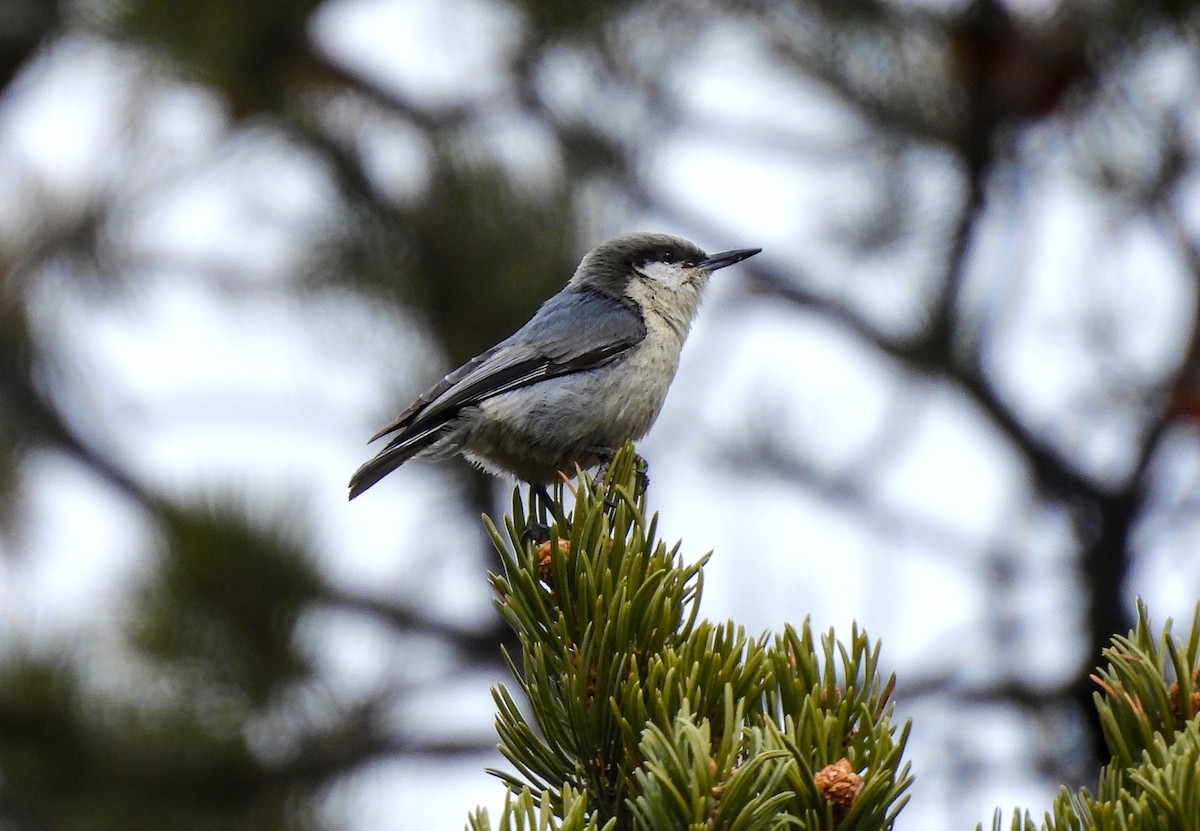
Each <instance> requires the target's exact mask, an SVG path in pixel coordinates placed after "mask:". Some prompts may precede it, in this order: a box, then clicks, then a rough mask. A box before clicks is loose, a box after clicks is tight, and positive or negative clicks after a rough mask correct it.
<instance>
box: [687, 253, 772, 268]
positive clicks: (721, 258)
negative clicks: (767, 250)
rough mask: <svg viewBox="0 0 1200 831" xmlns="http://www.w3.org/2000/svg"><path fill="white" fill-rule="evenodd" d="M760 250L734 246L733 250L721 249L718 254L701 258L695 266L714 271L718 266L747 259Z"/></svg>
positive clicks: (721, 266)
mask: <svg viewBox="0 0 1200 831" xmlns="http://www.w3.org/2000/svg"><path fill="white" fill-rule="evenodd" d="M759 251H762V249H761V248H735V249H734V250H733V251H722V252H721V253H720V254H713V255H711V256H709V257H707V258H705V259H703V260H701V261H700V262H699V263H698V264H697V265H696V268H699V269H703V270H704V271H716V270H717V269H718V268H724V267H725V266H727V265H733V264H734V263H740V262H741V261H742V260H746V259H749V258H750V257H753V256H754V255H755V254H757V253H758V252H759Z"/></svg>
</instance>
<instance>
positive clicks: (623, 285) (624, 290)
mask: <svg viewBox="0 0 1200 831" xmlns="http://www.w3.org/2000/svg"><path fill="white" fill-rule="evenodd" d="M761 250H762V249H761V248H738V249H735V250H732V251H722V252H721V253H719V254H712V255H709V254H706V253H704V250H703V249H702V248H700V246H698V245H696V243H694V242H692V241H691V240H688V239H684V238H683V237H677V236H672V235H670V234H655V233H644V232H643V233H636V234H627V235H625V236H623V237H617V238H616V239H613V240H609V241H608V242H606V243H603V244H601V245H599V246H597V247H596V248H594V249H592V250H591V251H590V252H588V254H587V256H585V257H584V258H583V261H582V262H581V263H580V264H579V268H578V269H576V271H575V276H574V277H572V278H571V285H573V286H588V287H591V288H594V289H599V290H601V291H604V292H606V293H607V294H611V295H612V296H614V297H625V298H629V299H630V300H633V301H634V302H636V303H638V305H639V306H643V307H644V306H645V305H646V304H647V303H653V304H655V305H656V306H662V305H664V304H665V305H666V306H667V308H661V309H656V310H657V311H660V312H665V313H672V312H677V313H678V315H680V316H684V317H687V318H689V319H690V317H691V316H692V315H693V314H694V313H695V308H696V304H697V303H698V302H699V298H700V293H701V291H702V290H703V288H704V286H705V285H706V284H707V283H708V278H709V275H711V274H712V272H714V271H716V270H717V269H718V268H724V267H725V266H729V265H733V264H734V263H740V262H741V261H742V260H745V259H747V258H748V257H753V256H754V255H755V254H757V253H758V252H759V251H761ZM675 302H678V303H679V304H680V308H678V309H673V308H670V306H671V304H673V303H675ZM672 316H677V315H672Z"/></svg>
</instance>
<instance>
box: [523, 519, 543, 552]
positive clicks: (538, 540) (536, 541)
mask: <svg viewBox="0 0 1200 831" xmlns="http://www.w3.org/2000/svg"><path fill="white" fill-rule="evenodd" d="M549 541H550V526H549V525H547V524H546V523H544V522H528V523H526V524H525V530H524V531H522V532H521V542H522V543H532V544H533V546H534V547H535V548H536V547H537V546H539V545H541V544H542V543H546V542H549Z"/></svg>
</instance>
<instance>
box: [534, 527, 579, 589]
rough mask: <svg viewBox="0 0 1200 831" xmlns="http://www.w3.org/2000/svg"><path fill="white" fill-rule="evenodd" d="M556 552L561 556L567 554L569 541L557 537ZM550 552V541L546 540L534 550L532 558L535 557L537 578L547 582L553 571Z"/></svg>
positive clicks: (569, 545)
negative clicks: (560, 553)
mask: <svg viewBox="0 0 1200 831" xmlns="http://www.w3.org/2000/svg"><path fill="white" fill-rule="evenodd" d="M558 550H559V551H561V552H562V553H563V554H567V553H569V552H570V550H571V541H570V540H568V539H564V538H562V537H559V539H558ZM550 552H551V548H550V540H546V541H545V542H544V543H542V544H541V545H539V546H538V547H537V548H535V549H534V550H533V553H534V556H536V557H537V563H538V576H539V577H541V578H542V580H543V581H549V579H550V575H551V573H552V570H553V563H552V560H551V555H550Z"/></svg>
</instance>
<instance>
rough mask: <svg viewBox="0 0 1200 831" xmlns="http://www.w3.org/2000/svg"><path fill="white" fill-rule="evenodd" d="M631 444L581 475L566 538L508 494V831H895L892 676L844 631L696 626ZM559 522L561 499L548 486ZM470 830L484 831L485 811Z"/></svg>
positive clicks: (504, 602)
mask: <svg viewBox="0 0 1200 831" xmlns="http://www.w3.org/2000/svg"><path fill="white" fill-rule="evenodd" d="M637 461H638V460H637V457H636V456H635V454H634V452H633V448H632V445H627V446H626V447H625V448H624V449H622V451H621V452H620V453H618V454H617V456H616V458H614V460H613V462H612V464H611V465H610V466H609V468H608V470H607V471H606V472H605V474H604V476H603V477H602V478H600V479H593V478H591V477H589V476H588V475H586V474H581V475H580V477H579V490H578V492H577V493H576V495H575V500H574V509H573V510H572V511H571V512H570V514H569V516H568V517H567V519H566V525H567V526H568V527H567V528H559V527H558V526H557V524H555V525H553V526H551V533H550V539H549V540H547V541H546V542H544V543H542V544H541V545H537V546H535V545H533V544H532V543H530V542H528V539H529V537H530V535H531V533H532V532H535V531H536V530H537V529H538V528H539V527H542V524H543V523H544V522H545V521H546V518H547V516H546V514H547V512H546V511H545V509H544V506H542V509H541V510H534V509H533V508H527V507H526V506H525V505H523V504H522V502H521V500H520V498H519V496H514V505H513V512H512V514H511V515H510V516H509V517H507V518H506V521H505V531H504V533H501V532H500V531H499V530H498V529H497V528H496V526H495V525H493V524H492V523H491V522H490V521H487V520H486V518H485V522H486V524H487V527H488V531H489V533H490V534H491V536H492V539H493V541H494V543H495V545H496V548H497V550H498V551H499V553H500V557H501V560H502V563H503V566H504V573H503V575H493V577H492V585H493V587H494V588H495V591H496V594H497V600H496V606H497V609H498V610H499V612H500V614H501V616H502V617H503V618H504V620H505V622H506V623H507V624H508V625H509V626H511V627H512V629H513V631H514V632H515V633H516V635H517V639H518V642H519V643H520V647H521V655H520V658H519V660H518V659H516V658H514V657H512V656H508V655H506V659H507V660H508V663H509V665H510V667H511V669H512V671H513V674H514V676H515V677H516V682H517V684H516V686H517V688H518V690H519V693H520V694H521V696H522V697H523V699H524V704H523V705H522V704H518V701H517V696H516V695H514V692H512V691H510V690H509V689H508V688H507V687H505V686H503V685H501V686H499V687H497V688H496V689H495V690H494V697H495V700H496V704H497V708H498V715H497V719H496V728H497V732H498V733H499V736H500V750H501V752H502V753H503V754H504V756H505V757H506V758H507V759H508V761H509V762H510V763H511V764H512V765H513V767H514V769H515V772H506V771H493V773H495V774H496V775H497V776H498V777H499V778H501V779H502V780H503V781H504V782H505V784H506V785H507V787H508V789H509V796H508V801H507V803H506V806H505V809H504V812H503V814H502V816H501V818H500V825H499V826H498V827H499V828H501V829H518V828H519V829H524V828H530V829H535V828H536V829H559V828H568V827H569V828H606V829H607V828H613V829H626V828H638V829H650V831H666V830H667V829H678V828H683V827H687V828H700V829H734V828H736V829H747V830H748V831H749V830H750V829H777V828H785V827H804V828H808V829H828V831H832V830H833V829H835V828H837V829H848V831H878V829H885V828H890V827H891V825H892V823H893V822H894V820H895V817H896V814H897V813H898V812H899V810H900V808H901V807H902V806H903V804H904V801H905V797H904V792H905V790H906V789H907V788H908V786H909V784H910V782H911V777H910V776H909V774H908V766H907V765H906V764H903V762H902V755H903V750H904V743H905V739H906V738H907V732H908V728H907V725H905V726H904V727H901V728H898V727H897V726H896V725H895V724H894V723H893V721H892V704H891V703H890V696H891V692H892V688H893V685H894V679H887V680H884V679H883V678H881V677H880V675H879V673H878V660H879V648H878V645H872V643H871V642H870V641H869V640H868V638H867V637H866V635H865V634H864V633H861V632H859V631H858V630H857V629H855V630H854V631H853V632H852V633H851V639H850V642H849V643H848V644H846V643H841V642H839V641H837V640H836V639H835V638H834V636H833V633H832V632H830V633H829V634H828V635H826V636H824V637H821V638H819V639H818V638H814V636H813V633H812V631H811V629H810V628H809V626H808V624H807V623H804V624H803V625H802V626H801V627H800V628H799V629H796V628H794V627H791V626H788V627H786V628H785V629H784V631H783V633H782V634H780V635H778V636H775V637H768V636H765V635H764V636H760V637H758V638H752V637H749V636H747V634H746V633H745V631H744V630H743V629H742V628H741V627H737V626H735V625H734V624H733V623H722V624H714V623H710V622H708V621H701V620H699V619H698V608H699V602H700V594H701V589H702V585H703V566H704V563H705V561H706V560H707V556H706V557H702V558H700V560H699V561H697V562H695V563H692V564H687V563H685V561H684V559H683V557H682V555H681V554H680V546H679V545H675V546H673V547H668V546H667V545H666V544H665V543H663V542H662V541H661V540H659V539H658V538H657V534H656V519H655V518H654V517H647V515H646V505H645V499H644V495H643V494H642V492H641V489H640V488H639V476H640V473H639V469H638V464H637ZM554 500H555V501H556V503H557V505H556V510H555V511H551V512H550V513H553V514H555V515H557V516H564V515H566V512H565V510H564V506H563V504H562V503H563V492H562V488H561V487H560V488H559V489H558V492H557V493H556V494H555V495H554ZM470 827H471V828H472V829H476V831H482V829H485V828H490V827H491V826H490V825H489V824H488V819H487V816H486V814H484V813H482V812H481V813H477V814H476V815H475V817H473V818H472V820H471V823H470Z"/></svg>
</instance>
